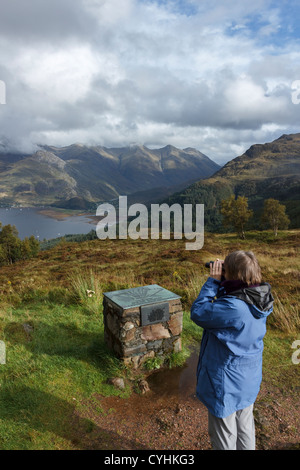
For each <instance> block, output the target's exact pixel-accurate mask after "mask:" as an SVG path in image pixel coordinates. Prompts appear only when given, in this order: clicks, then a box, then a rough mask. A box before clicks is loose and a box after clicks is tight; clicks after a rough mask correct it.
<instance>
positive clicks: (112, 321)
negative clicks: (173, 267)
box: [103, 284, 183, 368]
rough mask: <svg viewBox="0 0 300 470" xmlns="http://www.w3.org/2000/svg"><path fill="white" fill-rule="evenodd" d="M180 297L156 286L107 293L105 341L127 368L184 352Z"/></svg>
mask: <svg viewBox="0 0 300 470" xmlns="http://www.w3.org/2000/svg"><path fill="white" fill-rule="evenodd" d="M182 316H183V312H182V305H181V301H180V296H179V295H176V294H174V293H173V292H171V291H169V290H167V289H164V288H163V287H160V286H158V285H157V284H153V285H150V286H143V287H135V288H132V289H124V290H120V291H114V292H106V293H104V298H103V317H104V334H105V341H106V343H107V345H108V346H109V348H110V349H111V350H112V351H113V352H114V353H115V354H116V355H117V357H119V358H120V359H122V360H123V361H124V362H125V363H126V364H127V365H132V366H133V367H134V368H138V367H140V366H141V365H142V364H143V363H144V362H145V361H146V360H147V359H149V358H154V357H156V356H158V357H162V358H163V357H164V356H166V355H168V354H170V353H172V352H178V351H180V350H181V331H182Z"/></svg>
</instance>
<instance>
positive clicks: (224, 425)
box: [208, 405, 255, 450]
mask: <svg viewBox="0 0 300 470" xmlns="http://www.w3.org/2000/svg"><path fill="white" fill-rule="evenodd" d="M208 433H209V436H210V440H211V445H212V448H213V449H214V450H255V425H254V417H253V405H250V406H248V407H247V408H244V409H243V410H239V411H236V412H235V413H232V414H231V415H229V416H226V418H217V417H216V416H213V415H212V414H211V413H208Z"/></svg>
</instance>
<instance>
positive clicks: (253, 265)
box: [224, 250, 261, 286]
mask: <svg viewBox="0 0 300 470" xmlns="http://www.w3.org/2000/svg"><path fill="white" fill-rule="evenodd" d="M224 267H225V271H226V279H231V280H232V279H239V280H240V281H243V282H245V283H246V284H248V286H249V285H252V284H260V283H261V269H260V266H259V264H258V261H257V259H256V257H255V256H254V253H252V251H243V250H237V251H233V252H232V253H229V255H227V256H226V258H225V260H224Z"/></svg>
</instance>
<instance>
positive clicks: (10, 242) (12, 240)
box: [0, 224, 21, 264]
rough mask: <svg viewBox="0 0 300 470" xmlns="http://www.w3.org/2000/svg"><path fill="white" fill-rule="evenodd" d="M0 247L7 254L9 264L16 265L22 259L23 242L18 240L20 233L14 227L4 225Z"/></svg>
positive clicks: (0, 237) (0, 235) (0, 236)
mask: <svg viewBox="0 0 300 470" xmlns="http://www.w3.org/2000/svg"><path fill="white" fill-rule="evenodd" d="M0 245H1V246H2V249H3V252H4V254H5V259H6V262H7V263H8V264H12V263H14V262H15V261H16V260H17V259H20V255H21V240H20V239H19V238H18V231H17V229H16V227H15V226H14V225H10V224H8V225H4V226H3V227H2V230H1V232H0Z"/></svg>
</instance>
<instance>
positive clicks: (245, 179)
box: [168, 134, 300, 230]
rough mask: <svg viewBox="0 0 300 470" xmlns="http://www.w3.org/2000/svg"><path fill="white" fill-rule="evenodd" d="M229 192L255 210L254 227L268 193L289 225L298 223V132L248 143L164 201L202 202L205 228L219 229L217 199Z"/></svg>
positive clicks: (226, 195)
mask: <svg viewBox="0 0 300 470" xmlns="http://www.w3.org/2000/svg"><path fill="white" fill-rule="evenodd" d="M233 193H234V194H235V195H236V196H239V195H242V196H246V197H248V198H249V206H250V207H251V208H252V209H253V210H254V211H255V214H256V217H254V218H253V220H252V224H253V226H254V227H255V226H257V223H258V219H259V212H260V210H261V208H262V205H263V201H264V200H265V199H268V198H271V197H272V198H275V199H278V200H280V201H281V202H282V203H283V204H285V205H286V208H287V213H288V215H289V217H290V220H291V225H290V227H291V228H297V227H300V134H291V135H282V136H281V137H280V138H279V139H277V140H275V141H274V142H271V143H266V144H256V145H252V146H251V147H250V148H249V149H248V150H247V151H246V152H245V153H244V154H243V155H241V156H239V157H237V158H234V159H233V160H231V161H230V162H228V163H227V164H226V165H225V166H224V167H223V168H221V169H220V170H219V171H217V172H216V173H215V174H214V175H213V176H211V177H209V178H207V179H205V180H203V181H199V182H196V183H194V184H192V185H191V186H189V187H188V188H186V189H185V190H184V191H182V192H177V193H176V194H174V195H172V196H171V197H170V198H169V199H168V203H175V202H179V203H181V204H184V203H185V204H191V203H192V204H197V203H198V204H200V203H204V204H205V217H206V229H207V230H220V229H221V216H220V213H219V207H220V202H221V200H222V199H224V198H227V197H229V195H230V194H233Z"/></svg>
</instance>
